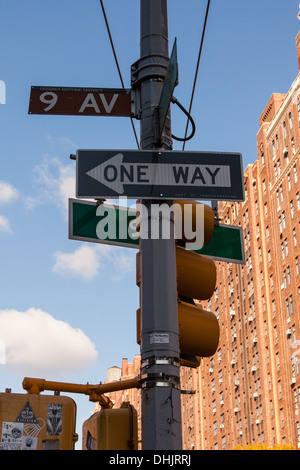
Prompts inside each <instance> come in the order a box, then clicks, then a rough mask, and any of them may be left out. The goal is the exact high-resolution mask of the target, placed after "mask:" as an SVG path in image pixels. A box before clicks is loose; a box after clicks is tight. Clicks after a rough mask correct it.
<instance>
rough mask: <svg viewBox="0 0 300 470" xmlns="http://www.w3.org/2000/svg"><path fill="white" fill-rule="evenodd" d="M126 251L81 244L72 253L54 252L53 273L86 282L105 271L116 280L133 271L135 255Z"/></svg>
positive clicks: (104, 246)
mask: <svg viewBox="0 0 300 470" xmlns="http://www.w3.org/2000/svg"><path fill="white" fill-rule="evenodd" d="M127 250H130V248H121V247H113V246H110V245H105V244H99V245H92V246H91V245H88V244H83V245H80V247H79V248H77V249H76V250H75V251H74V252H72V253H63V252H56V253H55V254H54V256H55V258H56V262H55V265H54V267H53V271H55V272H57V273H59V274H63V275H66V276H72V277H73V276H75V277H80V278H83V279H84V280H87V281H88V280H90V279H92V278H94V277H95V276H97V275H98V274H99V272H100V271H102V272H103V271H105V273H106V275H110V276H111V277H112V278H113V279H115V280H118V279H121V278H122V277H123V276H124V275H125V274H127V273H128V272H131V271H133V270H134V269H135V256H134V255H135V253H132V251H131V250H130V252H128V251H127Z"/></svg>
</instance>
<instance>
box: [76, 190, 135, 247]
mask: <svg viewBox="0 0 300 470" xmlns="http://www.w3.org/2000/svg"><path fill="white" fill-rule="evenodd" d="M97 207H98V205H97V203H96V202H93V201H82V200H78V199H69V238H70V239H72V240H81V241H86V242H94V243H105V244H109V245H117V246H125V247H130V248H138V247H139V238H138V237H134V232H135V230H134V229H133V228H131V227H130V222H131V221H133V220H135V219H136V211H135V209H130V208H129V209H128V208H127V207H117V206H113V205H110V204H109V205H108V204H103V206H102V207H103V209H105V213H104V215H103V216H97ZM112 212H114V214H115V216H116V224H115V227H116V236H113V237H112V236H111V235H112V234H111V233H110V234H108V237H107V238H104V237H103V238H102V239H100V238H99V237H98V236H97V225H98V223H99V222H100V221H101V220H102V219H104V217H107V215H109V213H112ZM130 235H131V236H130Z"/></svg>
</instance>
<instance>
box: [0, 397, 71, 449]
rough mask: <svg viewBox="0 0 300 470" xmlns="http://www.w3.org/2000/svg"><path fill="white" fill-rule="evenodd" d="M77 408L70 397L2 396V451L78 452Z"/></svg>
mask: <svg viewBox="0 0 300 470" xmlns="http://www.w3.org/2000/svg"><path fill="white" fill-rule="evenodd" d="M75 425H76V404H75V402H74V401H73V400H72V399H71V398H69V397H66V396H60V395H52V396H51V395H39V394H37V393H32V394H31V393H23V394H21V393H11V392H6V393H0V436H1V441H0V449H3V450H74V446H75V442H76V441H77V440H78V436H77V434H76V433H75Z"/></svg>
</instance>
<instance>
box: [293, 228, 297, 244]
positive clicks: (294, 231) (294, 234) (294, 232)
mask: <svg viewBox="0 0 300 470" xmlns="http://www.w3.org/2000/svg"><path fill="white" fill-rule="evenodd" d="M293 239H294V246H297V234H296V229H295V228H293Z"/></svg>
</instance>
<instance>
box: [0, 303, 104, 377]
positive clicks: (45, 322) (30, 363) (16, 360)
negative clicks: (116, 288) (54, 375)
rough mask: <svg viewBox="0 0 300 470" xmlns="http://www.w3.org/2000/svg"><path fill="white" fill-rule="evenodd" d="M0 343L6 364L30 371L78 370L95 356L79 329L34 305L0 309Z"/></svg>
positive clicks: (89, 342) (92, 347) (89, 341)
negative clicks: (14, 308) (22, 309)
mask: <svg viewBox="0 0 300 470" xmlns="http://www.w3.org/2000/svg"><path fill="white" fill-rule="evenodd" d="M0 342H1V344H2V345H5V361H6V364H8V365H13V366H17V367H22V368H27V369H33V370H41V371H45V370H57V371H62V370H64V371H65V370H67V371H70V370H76V369H82V368H84V367H86V366H88V365H89V364H90V363H91V362H92V361H94V360H95V359H96V357H97V351H96V348H95V345H94V344H93V343H92V342H91V340H90V339H89V338H88V337H87V336H86V335H85V334H84V333H83V332H82V331H81V330H80V329H76V328H73V327H72V326H71V325H69V324H68V323H66V322H63V321H60V320H57V319H56V318H54V317H53V316H52V315H50V314H49V313H47V312H44V311H43V310H40V309H36V308H30V309H28V310H27V311H25V312H20V311H17V310H0Z"/></svg>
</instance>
